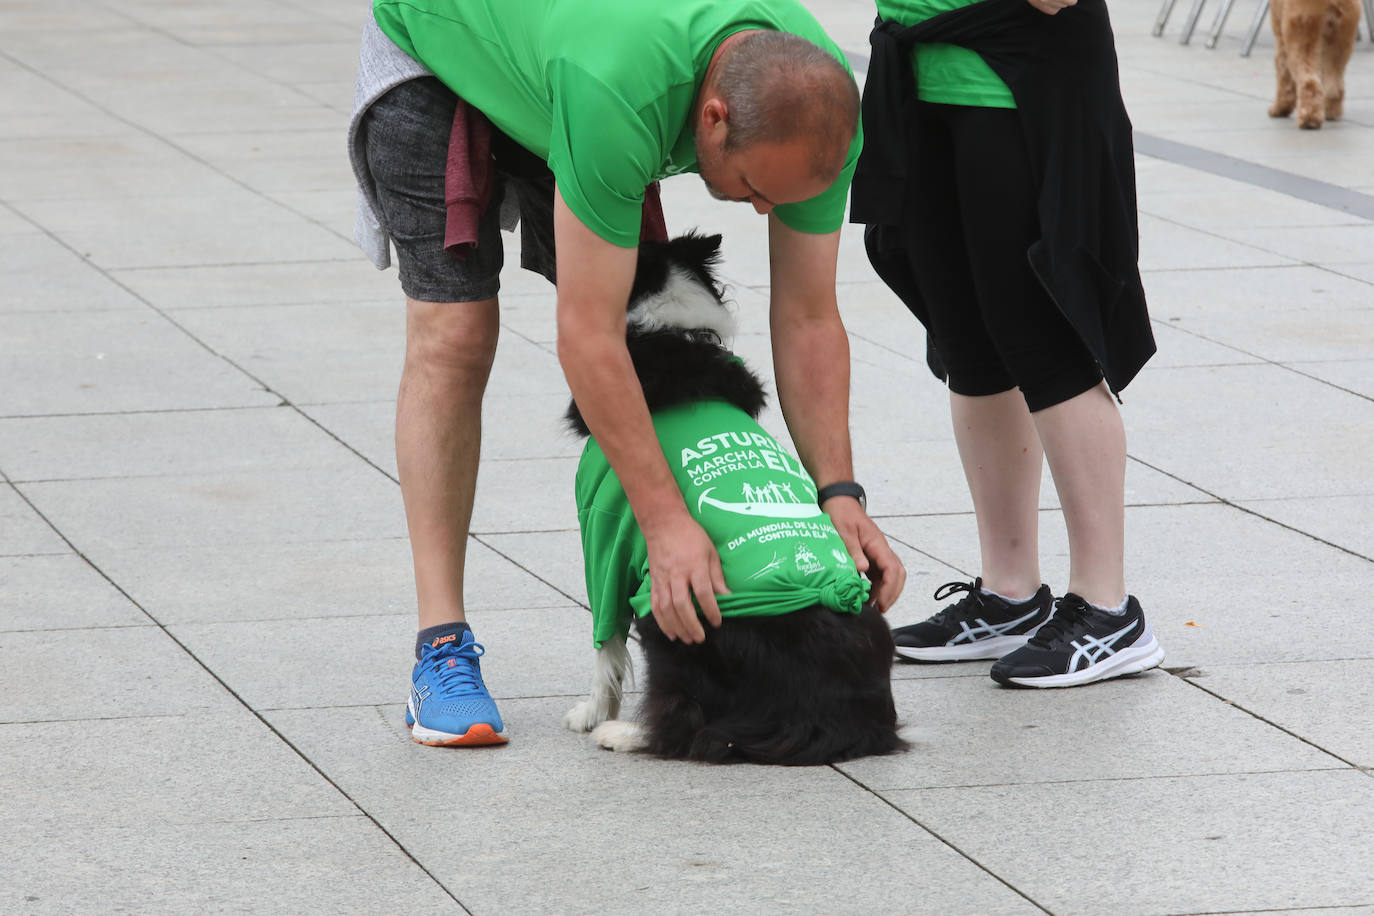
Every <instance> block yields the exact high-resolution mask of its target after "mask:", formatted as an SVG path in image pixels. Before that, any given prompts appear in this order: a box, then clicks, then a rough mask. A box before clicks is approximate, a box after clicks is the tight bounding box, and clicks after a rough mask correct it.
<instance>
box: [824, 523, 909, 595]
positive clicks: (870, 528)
mask: <svg viewBox="0 0 1374 916" xmlns="http://www.w3.org/2000/svg"><path fill="white" fill-rule="evenodd" d="M822 508H823V509H825V511H826V513H827V514H828V515H829V516H830V521H831V522H833V523H834V525H835V530H836V531H838V532H839V533H840V537H841V538H842V539H843V540H844V546H845V548H846V549H848V550H849V555H850V556H851V557H853V558H854V566H855V567H856V568H858V570H859V572H861V573H863V574H864V575H866V576H868V579H869V581H870V582H872V583H873V590H872V592H870V593H869V596H868V600H869V602H870V603H871V604H873V605H874V606H876V607H877V608H878V610H880V611H882V612H883V613H884V614H886V613H887V611H888V608H890V607H892V605H893V604H894V603H895V602H896V601H897V596H899V595H900V594H901V593H902V587H903V586H904V585H906V567H905V566H903V565H902V561H901V560H900V559H898V557H897V554H896V553H894V552H893V550H892V548H891V547H889V546H888V543H887V538H885V537H883V533H882V532H881V531H879V530H878V526H877V525H876V524H874V522H873V519H871V518H869V517H868V513H867V512H865V511H864V510H863V507H862V506H860V505H859V502H858V500H855V499H850V498H849V497H847V496H832V497H831V498H830V499H827V500H826V501H825V505H824V506H822Z"/></svg>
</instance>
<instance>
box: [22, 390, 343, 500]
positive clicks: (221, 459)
mask: <svg viewBox="0 0 1374 916" xmlns="http://www.w3.org/2000/svg"><path fill="white" fill-rule="evenodd" d="M357 461H358V457H357V455H355V454H353V453H352V452H350V451H349V450H348V449H347V448H345V447H344V446H343V445H341V444H340V443H339V442H338V441H337V440H335V439H334V438H332V437H331V436H329V435H328V434H327V433H326V432H324V431H323V430H321V429H320V428H319V427H318V426H316V425H315V424H313V423H311V422H310V420H309V419H307V418H306V417H304V416H302V415H301V414H300V413H298V412H297V411H295V410H292V409H291V408H289V407H265V408H245V409H236V410H185V411H159V412H153V413H121V414H104V415H101V414H95V415H89V414H88V415H82V416H63V417H26V418H18V419H9V420H5V419H0V467H4V468H6V473H7V474H8V476H9V478H10V480H12V481H14V482H16V483H19V482H23V481H28V480H80V479H93V478H106V477H124V478H128V477H162V476H174V475H185V474H235V473H242V474H247V473H252V472H255V471H272V470H274V469H275V470H315V469H319V470H324V469H330V470H340V469H342V468H345V467H349V466H352V465H355V464H356V463H357Z"/></svg>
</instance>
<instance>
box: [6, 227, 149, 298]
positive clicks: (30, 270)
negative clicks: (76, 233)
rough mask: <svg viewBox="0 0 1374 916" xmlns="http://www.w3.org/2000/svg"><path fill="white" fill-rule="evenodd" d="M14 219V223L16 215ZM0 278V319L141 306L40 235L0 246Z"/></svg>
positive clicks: (21, 237) (9, 240) (17, 237)
mask: <svg viewBox="0 0 1374 916" xmlns="http://www.w3.org/2000/svg"><path fill="white" fill-rule="evenodd" d="M6 212H8V211H6ZM14 219H15V221H18V217H14ZM0 221H3V217H2V216H0ZM0 274H3V276H4V277H5V285H4V288H3V289H0V315H5V314H6V313H11V312H43V313H52V312H61V311H83V312H84V311H100V310H104V309H137V308H142V307H143V303H142V302H140V301H139V300H138V298H137V297H136V296H134V295H132V294H131V293H130V292H129V291H128V290H126V289H124V288H123V287H122V286H120V285H119V284H118V283H115V282H112V281H111V280H110V278H109V277H108V276H107V275H106V274H104V273H102V272H101V271H99V270H97V269H96V268H94V267H92V266H91V265H90V264H89V263H88V262H87V261H85V260H84V259H83V258H81V257H80V256H79V255H77V254H76V252H74V251H72V250H71V249H70V248H68V247H67V246H65V245H63V244H61V243H60V242H58V241H57V240H55V239H53V238H51V237H50V236H47V235H44V234H42V233H37V232H34V233H26V234H22V235H19V234H16V235H13V236H9V237H7V238H6V240H5V244H4V246H3V247H0Z"/></svg>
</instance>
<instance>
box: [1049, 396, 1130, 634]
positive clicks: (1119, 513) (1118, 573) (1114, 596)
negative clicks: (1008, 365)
mask: <svg viewBox="0 0 1374 916" xmlns="http://www.w3.org/2000/svg"><path fill="white" fill-rule="evenodd" d="M1032 417H1033V418H1034V421H1035V427H1036V429H1037V430H1039V433H1040V441H1041V442H1043V443H1044V447H1045V457H1046V458H1047V459H1048V461H1049V464H1050V475H1051V476H1052V477H1053V478H1054V486H1055V490H1056V491H1058V493H1059V503H1060V505H1061V506H1063V508H1064V524H1065V526H1066V527H1067V528H1068V531H1069V591H1071V592H1073V593H1074V594H1076V595H1078V596H1080V597H1082V598H1084V599H1085V600H1087V601H1088V602H1089V603H1090V604H1095V605H1098V606H1099V607H1108V608H1112V607H1117V606H1119V605H1120V604H1121V602H1123V601H1124V600H1125V599H1126V585H1125V573H1124V571H1123V565H1124V555H1125V541H1126V533H1125V527H1126V508H1125V503H1126V431H1125V428H1124V427H1123V425H1122V423H1121V412H1120V411H1119V410H1117V407H1116V402H1115V401H1114V400H1113V399H1112V395H1111V392H1110V391H1108V389H1107V384H1106V383H1105V382H1102V383H1099V384H1098V385H1097V387H1095V388H1091V389H1089V390H1088V391H1085V392H1083V393H1082V394H1080V395H1078V396H1076V397H1072V398H1070V399H1069V400H1067V401H1064V402H1063V403H1060V404H1056V405H1054V406H1053V407H1047V408H1045V409H1044V410H1039V411H1036V412H1035V413H1034V414H1032Z"/></svg>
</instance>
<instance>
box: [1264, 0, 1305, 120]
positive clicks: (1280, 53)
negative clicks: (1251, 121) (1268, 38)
mask: <svg viewBox="0 0 1374 916" xmlns="http://www.w3.org/2000/svg"><path fill="white" fill-rule="evenodd" d="M1285 7H1286V3H1285V2H1284V0H1273V3H1272V4H1271V5H1270V7H1269V21H1270V23H1271V24H1272V25H1273V27H1274V74H1275V76H1276V77H1277V78H1278V88H1277V89H1275V91H1274V104H1273V105H1270V106H1269V117H1271V118H1286V117H1288V116H1289V115H1290V114H1292V113H1293V108H1294V106H1296V105H1297V103H1298V87H1297V84H1296V83H1294V82H1293V72H1292V71H1291V70H1289V69H1288V47H1287V44H1288V43H1287V36H1286V35H1285V34H1284V28H1283V12H1284V9H1285Z"/></svg>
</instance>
